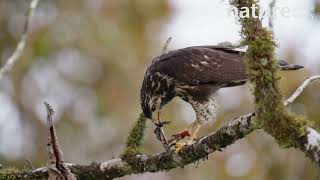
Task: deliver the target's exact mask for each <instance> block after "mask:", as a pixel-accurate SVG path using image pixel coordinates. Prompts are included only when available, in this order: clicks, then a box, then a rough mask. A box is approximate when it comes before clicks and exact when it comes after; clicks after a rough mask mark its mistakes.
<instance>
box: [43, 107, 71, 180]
mask: <svg viewBox="0 0 320 180" xmlns="http://www.w3.org/2000/svg"><path fill="white" fill-rule="evenodd" d="M44 104H45V106H46V109H47V126H48V144H47V150H48V153H49V157H48V163H47V168H48V172H49V180H55V179H66V180H75V179H76V178H75V177H74V175H73V174H72V173H71V171H70V169H69V168H68V167H67V166H66V165H65V164H64V160H63V154H62V150H61V148H60V145H59V142H58V137H57V134H56V130H55V128H54V126H53V123H52V115H53V110H52V108H51V107H50V105H49V104H48V103H46V102H45V103H44Z"/></svg>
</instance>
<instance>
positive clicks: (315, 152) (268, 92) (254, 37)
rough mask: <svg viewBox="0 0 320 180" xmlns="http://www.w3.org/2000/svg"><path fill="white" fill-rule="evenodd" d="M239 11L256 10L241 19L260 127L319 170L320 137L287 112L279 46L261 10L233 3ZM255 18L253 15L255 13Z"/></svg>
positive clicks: (248, 2)
mask: <svg viewBox="0 0 320 180" xmlns="http://www.w3.org/2000/svg"><path fill="white" fill-rule="evenodd" d="M230 4H231V5H233V6H235V7H236V8H237V9H238V10H239V11H241V9H242V8H243V7H247V8H249V9H250V7H253V6H255V7H257V9H256V11H252V9H251V10H249V14H250V15H249V16H250V17H248V18H240V19H239V22H240V23H241V25H242V29H241V35H242V36H243V39H244V42H245V44H247V45H248V50H247V52H246V58H247V64H246V65H247V71H248V74H249V77H250V81H251V83H252V84H253V86H254V88H253V94H254V97H255V99H254V100H255V109H256V110H255V111H256V113H257V117H258V119H259V121H258V123H259V126H261V127H262V128H263V129H264V130H265V131H266V132H267V133H268V134H270V135H272V136H273V137H274V138H275V139H276V140H277V141H278V143H279V144H280V145H281V146H282V147H295V148H299V149H300V150H302V151H303V152H305V154H306V155H307V156H308V157H309V158H311V159H312V160H314V161H315V162H316V163H317V164H318V165H319V166H320V160H319V159H320V158H319V157H320V153H319V152H320V150H319V149H320V148H319V146H318V145H319V144H320V143H319V142H320V139H319V137H320V136H319V134H318V133H317V132H316V131H315V130H313V129H311V128H310V126H309V125H308V124H309V123H308V121H307V119H306V118H303V117H300V116H295V115H294V114H293V113H290V112H288V111H287V110H286V109H285V106H284V103H283V102H282V94H281V92H280V88H279V84H278V82H279V79H280V78H279V77H278V75H277V67H276V60H275V57H274V56H275V55H274V54H275V53H274V50H275V47H276V43H275V42H274V40H273V36H272V34H271V32H270V31H268V30H267V29H266V28H265V27H263V26H262V23H261V21H260V19H259V18H255V17H259V16H258V15H259V12H260V7H259V5H258V4H257V1H255V0H230ZM254 12H255V13H256V14H252V13H254Z"/></svg>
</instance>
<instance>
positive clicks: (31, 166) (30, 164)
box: [26, 158, 35, 170]
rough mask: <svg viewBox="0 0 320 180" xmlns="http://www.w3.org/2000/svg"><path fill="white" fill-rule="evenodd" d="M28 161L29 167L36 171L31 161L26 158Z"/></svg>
mask: <svg viewBox="0 0 320 180" xmlns="http://www.w3.org/2000/svg"><path fill="white" fill-rule="evenodd" d="M26 160H27V163H28V165H29V166H30V168H31V169H32V170H34V169H35V168H34V167H33V165H32V163H31V161H30V159H27V158H26Z"/></svg>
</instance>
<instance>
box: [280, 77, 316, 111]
mask: <svg viewBox="0 0 320 180" xmlns="http://www.w3.org/2000/svg"><path fill="white" fill-rule="evenodd" d="M319 79H320V75H315V76H311V77H309V78H308V79H307V80H305V81H304V82H303V83H302V84H301V85H300V87H299V88H298V89H297V90H295V91H294V93H293V94H292V95H291V96H290V98H288V99H287V100H286V101H285V102H284V105H285V106H287V105H288V104H291V103H292V102H293V101H294V100H296V99H297V98H298V97H299V96H300V94H301V93H302V92H303V90H304V89H305V88H306V87H307V86H308V85H309V84H310V83H312V82H313V81H315V80H319Z"/></svg>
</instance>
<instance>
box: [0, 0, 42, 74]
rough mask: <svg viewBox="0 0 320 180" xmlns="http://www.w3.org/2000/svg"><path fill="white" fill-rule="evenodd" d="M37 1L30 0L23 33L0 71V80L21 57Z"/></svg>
mask: <svg viewBox="0 0 320 180" xmlns="http://www.w3.org/2000/svg"><path fill="white" fill-rule="evenodd" d="M38 2H39V0H32V1H31V3H30V5H29V9H28V11H27V19H26V21H25V24H24V27H23V31H22V33H21V37H20V41H19V43H18V44H17V47H16V49H15V51H14V52H13V53H12V55H11V56H10V57H9V58H8V59H7V61H6V63H5V65H4V66H3V67H2V68H1V69H0V79H2V78H3V76H4V75H5V74H6V73H8V72H9V71H10V70H11V69H12V68H13V66H14V65H15V63H16V62H17V61H18V59H19V58H20V57H21V55H22V52H23V50H24V48H25V46H26V41H27V36H28V29H29V24H30V21H31V18H32V16H33V14H34V11H35V9H36V7H37V5H38Z"/></svg>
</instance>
